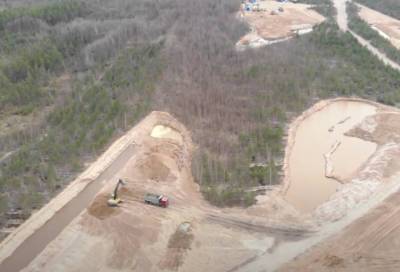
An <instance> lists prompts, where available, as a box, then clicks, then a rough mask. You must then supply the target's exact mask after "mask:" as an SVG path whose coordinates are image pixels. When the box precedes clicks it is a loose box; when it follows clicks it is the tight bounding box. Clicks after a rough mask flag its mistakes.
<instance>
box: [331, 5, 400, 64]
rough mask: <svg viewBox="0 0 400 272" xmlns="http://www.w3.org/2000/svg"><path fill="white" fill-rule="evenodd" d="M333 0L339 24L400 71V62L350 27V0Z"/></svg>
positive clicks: (378, 56)
mask: <svg viewBox="0 0 400 272" xmlns="http://www.w3.org/2000/svg"><path fill="white" fill-rule="evenodd" d="M332 1H333V4H334V6H335V7H336V10H337V15H336V21H337V24H338V25H339V28H340V29H341V30H342V31H344V32H346V31H349V33H351V34H352V35H353V36H354V37H355V38H356V39H357V41H358V42H359V43H360V44H361V45H362V46H364V47H365V48H367V49H368V50H369V51H370V52H371V53H372V54H373V55H374V56H376V57H377V58H379V59H380V60H381V61H382V62H383V63H385V64H386V65H389V66H391V67H392V68H394V69H396V70H398V71H400V65H399V64H397V63H396V62H394V61H392V60H391V59H389V58H388V57H387V56H386V55H385V54H384V53H382V52H380V51H379V50H378V49H377V48H375V47H374V46H372V45H371V43H370V42H369V41H367V40H365V39H364V38H362V37H360V36H359V35H357V34H356V33H354V32H353V31H351V30H350V29H349V28H348V18H347V12H346V3H347V1H348V0H332Z"/></svg>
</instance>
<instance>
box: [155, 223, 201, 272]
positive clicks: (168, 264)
mask: <svg viewBox="0 0 400 272" xmlns="http://www.w3.org/2000/svg"><path fill="white" fill-rule="evenodd" d="M193 238H194V235H193V234H192V229H191V225H190V223H189V222H184V223H182V224H180V225H179V226H178V228H177V229H176V231H175V233H174V234H172V235H171V237H170V238H169V241H168V250H167V253H166V254H165V255H164V258H163V259H162V260H161V262H160V263H159V267H160V268H161V269H171V270H177V269H178V268H179V267H180V266H181V265H182V263H183V259H184V255H185V253H186V251H187V250H190V249H191V245H192V242H193Z"/></svg>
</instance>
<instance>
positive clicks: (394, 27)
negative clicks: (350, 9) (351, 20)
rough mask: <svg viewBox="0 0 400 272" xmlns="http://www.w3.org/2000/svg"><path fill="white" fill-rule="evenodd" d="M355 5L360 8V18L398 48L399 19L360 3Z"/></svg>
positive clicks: (399, 47)
mask: <svg viewBox="0 0 400 272" xmlns="http://www.w3.org/2000/svg"><path fill="white" fill-rule="evenodd" d="M357 6H358V7H359V8H360V12H359V16H360V18H361V19H363V20H364V21H366V22H367V23H368V24H369V25H370V26H371V27H372V28H373V29H374V30H376V31H378V33H379V35H381V36H382V37H384V38H385V39H387V40H388V41H390V42H391V43H392V45H393V46H394V47H396V48H398V49H399V50H400V20H397V19H395V18H392V17H390V16H388V15H386V14H383V13H380V12H378V11H375V10H373V9H370V8H368V7H366V6H363V5H360V4H357Z"/></svg>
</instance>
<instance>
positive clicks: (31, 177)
mask: <svg viewBox="0 0 400 272" xmlns="http://www.w3.org/2000/svg"><path fill="white" fill-rule="evenodd" d="M328 2H329V1H328ZM239 5H240V1H239V0H233V1H232V0H217V1H215V0H202V1H196V0H187V1H181V0H163V1H157V0H138V1H128V0H107V1H106V0H89V1H27V0H23V1H19V0H17V1H2V2H1V7H2V8H3V10H2V11H1V12H0V35H1V41H0V52H1V54H2V56H3V58H2V59H1V60H0V81H1V83H0V85H1V87H0V107H1V109H0V118H1V124H0V163H1V166H0V197H1V198H0V214H2V216H0V223H2V222H4V221H3V220H4V218H6V213H7V211H11V210H15V209H21V210H23V211H24V212H26V214H27V216H28V215H29V213H30V212H31V211H32V209H36V208H39V207H40V206H41V205H43V203H45V202H46V201H48V200H49V199H50V198H51V197H52V196H53V195H54V194H56V193H57V192H59V191H60V190H61V189H62V188H63V187H64V186H65V185H66V184H68V181H70V180H71V179H72V178H73V177H74V176H75V175H76V174H77V173H79V171H81V170H82V169H83V167H84V163H85V162H88V161H91V160H93V159H94V158H95V157H96V156H97V155H98V154H99V153H101V152H102V150H104V149H105V147H106V146H107V145H109V144H110V143H111V142H112V140H113V139H115V138H116V137H118V135H121V134H122V133H123V132H124V131H126V130H127V129H129V128H130V127H131V126H133V125H134V124H135V123H136V122H137V121H138V120H140V118H142V117H144V116H145V115H146V114H147V113H149V112H150V111H151V110H162V111H168V112H170V113H171V114H173V115H175V116H176V117H177V118H178V119H179V120H181V121H182V122H183V123H184V124H185V125H186V126H187V127H188V128H189V129H190V130H191V132H192V135H193V139H194V141H195V143H196V145H197V146H198V149H197V151H196V155H195V157H194V160H193V174H194V177H195V179H196V181H197V182H199V183H200V184H201V188H202V191H203V193H204V196H205V198H207V199H208V200H209V201H211V202H212V203H213V204H216V205H220V206H224V205H251V204H252V203H253V202H254V194H253V193H247V192H246V188H249V187H251V186H254V185H258V184H276V183H279V181H280V175H279V173H280V162H281V160H282V158H283V155H284V154H283V145H284V135H285V127H286V124H287V122H288V121H290V120H291V118H292V117H294V116H295V115H296V114H297V113H299V112H300V111H302V110H303V109H305V108H306V107H307V106H309V105H311V104H312V103H313V102H314V101H315V100H317V99H320V98H326V97H334V96H360V97H367V98H370V99H375V100H378V101H381V102H384V103H387V104H392V105H397V103H398V102H399V101H400V92H399V88H400V75H399V73H397V72H396V71H394V70H390V69H389V68H387V67H384V66H383V65H382V64H381V63H380V62H379V61H378V60H377V59H375V58H374V57H373V56H371V55H370V53H369V52H368V51H367V50H365V49H363V48H361V47H360V46H359V45H358V44H357V43H356V42H355V41H354V39H353V38H352V37H351V36H350V35H348V34H342V33H340V32H339V31H338V29H337V26H336V24H335V23H334V22H333V21H332V20H331V19H329V18H328V20H327V22H325V23H324V24H322V25H321V26H319V27H317V28H316V29H315V31H314V32H313V33H312V34H310V35H306V36H302V37H298V38H295V39H292V40H290V41H287V42H284V43H280V44H276V45H274V46H269V47H266V48H262V49H257V50H248V51H244V52H237V51H236V50H235V43H236V41H237V40H238V39H239V38H240V37H241V36H242V35H243V34H244V33H246V31H248V27H247V26H246V25H245V24H244V23H243V22H241V21H240V20H238V19H237V18H236V13H237V11H238V9H239ZM321 5H323V6H321V7H320V8H321V10H325V11H326V12H328V14H326V15H328V17H329V16H330V14H329V10H330V9H329V4H327V1H322V2H321ZM252 162H256V163H261V164H264V165H266V166H265V167H261V168H255V169H254V168H253V169H250V168H249V165H250V163H252ZM32 192H34V193H32Z"/></svg>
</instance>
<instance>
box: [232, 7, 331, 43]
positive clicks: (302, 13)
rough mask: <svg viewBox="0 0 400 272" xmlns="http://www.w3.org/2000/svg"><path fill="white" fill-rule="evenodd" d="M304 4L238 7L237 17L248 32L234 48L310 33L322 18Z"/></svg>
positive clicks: (273, 41)
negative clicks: (245, 25)
mask: <svg viewBox="0 0 400 272" xmlns="http://www.w3.org/2000/svg"><path fill="white" fill-rule="evenodd" d="M311 7H312V6H310V5H306V4H294V3H280V2H276V1H261V2H256V3H255V4H251V3H245V4H243V5H242V8H241V11H240V17H241V18H242V19H243V20H245V21H246V22H247V23H248V24H249V26H250V29H251V31H250V32H249V33H248V34H246V35H245V36H243V37H242V38H241V39H240V40H239V42H238V43H237V48H238V49H239V50H243V49H245V48H246V47H253V48H254V47H260V46H263V45H268V44H271V43H275V42H279V41H282V40H286V39H288V38H290V37H293V36H295V35H302V34H305V33H308V32H311V31H312V28H313V26H314V25H317V24H319V23H322V22H323V21H324V20H325V18H324V17H323V16H322V15H320V14H319V13H318V12H316V11H314V10H312V9H311Z"/></svg>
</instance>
